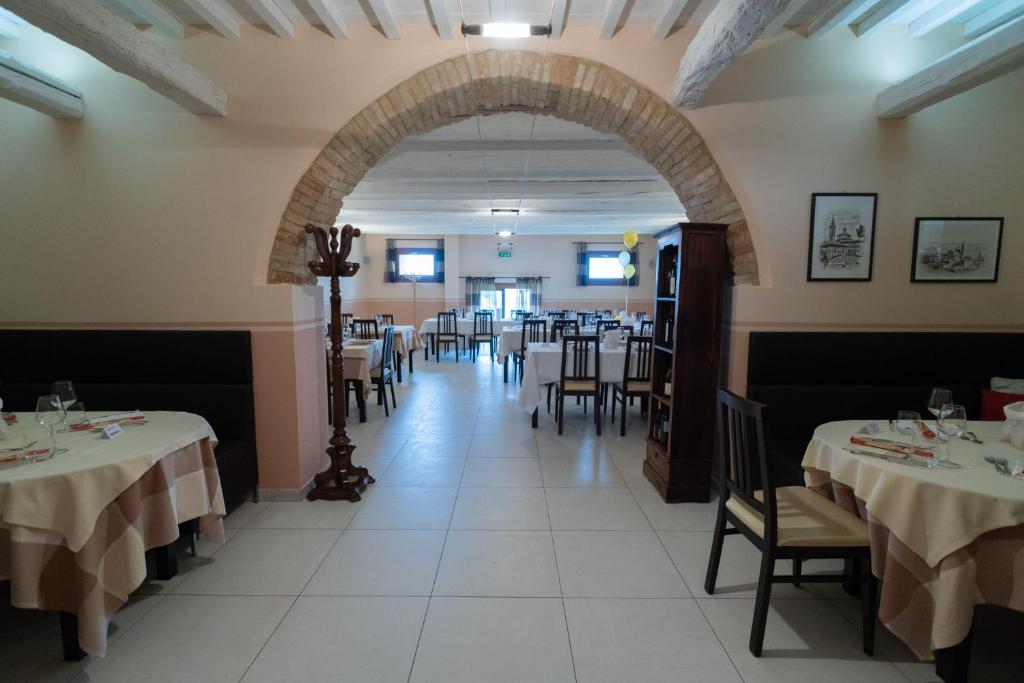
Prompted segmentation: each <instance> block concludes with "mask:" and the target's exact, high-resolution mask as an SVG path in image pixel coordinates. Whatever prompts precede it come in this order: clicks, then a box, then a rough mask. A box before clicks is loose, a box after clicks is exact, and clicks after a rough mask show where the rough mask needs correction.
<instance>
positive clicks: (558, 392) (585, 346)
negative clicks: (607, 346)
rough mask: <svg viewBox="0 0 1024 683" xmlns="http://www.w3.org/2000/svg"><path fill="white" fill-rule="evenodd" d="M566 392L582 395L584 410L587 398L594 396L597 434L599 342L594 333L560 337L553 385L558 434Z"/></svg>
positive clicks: (560, 431) (599, 423)
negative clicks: (558, 368)
mask: <svg viewBox="0 0 1024 683" xmlns="http://www.w3.org/2000/svg"><path fill="white" fill-rule="evenodd" d="M570 359H571V362H570ZM566 396H582V397H583V413H584V414H586V412H587V398H589V397H591V396H593V397H594V423H595V424H596V425H597V435H598V436H601V343H600V338H599V337H598V336H597V335H593V334H576V335H571V334H567V335H565V336H563V337H562V369H561V372H560V373H559V377H558V384H556V385H555V419H557V420H558V433H559V434H561V433H562V427H563V425H564V423H565V397H566Z"/></svg>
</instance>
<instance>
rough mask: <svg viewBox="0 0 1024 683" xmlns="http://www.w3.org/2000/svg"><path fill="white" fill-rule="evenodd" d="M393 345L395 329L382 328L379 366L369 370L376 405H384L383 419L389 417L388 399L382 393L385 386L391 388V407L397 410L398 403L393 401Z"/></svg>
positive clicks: (391, 327) (390, 326) (389, 327)
mask: <svg viewBox="0 0 1024 683" xmlns="http://www.w3.org/2000/svg"><path fill="white" fill-rule="evenodd" d="M394 343H395V328H394V326H392V325H388V326H387V327H385V328H384V346H383V348H382V349H381V355H380V365H378V366H377V367H375V368H371V369H370V381H371V382H372V383H373V387H374V388H375V389H376V390H377V405H381V404H382V403H383V404H384V417H389V415H390V414H389V413H388V397H387V394H386V393H385V392H384V389H385V387H386V386H390V387H391V405H393V406H394V407H395V408H398V402H397V401H395V378H394V366H393V365H392V360H393V359H394V353H393V351H394Z"/></svg>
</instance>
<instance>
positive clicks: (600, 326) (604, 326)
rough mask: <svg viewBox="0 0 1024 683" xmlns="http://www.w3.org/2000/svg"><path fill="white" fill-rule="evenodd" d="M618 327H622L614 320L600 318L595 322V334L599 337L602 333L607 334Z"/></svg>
mask: <svg viewBox="0 0 1024 683" xmlns="http://www.w3.org/2000/svg"><path fill="white" fill-rule="evenodd" d="M620 327H622V325H620V324H619V321H618V320H615V319H614V318H608V319H604V318H602V319H600V320H598V321H597V333H598V334H599V335H600V334H601V333H603V332H607V331H608V330H617V329H619V328H620Z"/></svg>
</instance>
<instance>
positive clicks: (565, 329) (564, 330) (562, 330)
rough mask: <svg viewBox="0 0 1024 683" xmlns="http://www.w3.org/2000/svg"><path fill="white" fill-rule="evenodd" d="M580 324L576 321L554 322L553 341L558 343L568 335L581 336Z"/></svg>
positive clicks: (552, 325)
mask: <svg viewBox="0 0 1024 683" xmlns="http://www.w3.org/2000/svg"><path fill="white" fill-rule="evenodd" d="M579 333H580V324H579V323H578V322H576V321H575V320H565V319H560V320H554V321H552V323H551V341H553V342H556V341H558V340H559V339H561V338H562V337H564V336H565V335H566V334H577V335H578V334H579Z"/></svg>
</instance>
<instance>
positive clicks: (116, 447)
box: [0, 411, 224, 552]
mask: <svg viewBox="0 0 1024 683" xmlns="http://www.w3.org/2000/svg"><path fill="white" fill-rule="evenodd" d="M113 413H114V411H111V413H110V414H113ZM98 416H99V414H97V415H95V416H93V417H98ZM33 418H34V415H32V414H30V413H21V414H19V415H18V422H17V423H16V424H14V425H11V426H10V427H8V430H7V433H8V438H7V439H5V440H3V441H0V447H9V446H15V445H18V444H20V443H21V441H22V439H23V432H24V431H25V430H27V429H33V430H35V429H39V428H40V427H39V425H38V424H36V423H35V421H34V419H33ZM146 419H147V420H148V421H149V422H148V424H142V425H134V426H126V427H124V432H123V433H122V434H121V435H119V436H117V437H115V438H113V439H106V438H103V436H102V434H100V433H97V432H92V431H83V432H70V431H66V432H58V433H57V446H58V448H66V449H68V450H67V452H64V453H58V454H57V455H55V456H54V457H53V458H51V459H50V460H46V461H44V462H35V463H33V462H24V461H22V462H19V463H17V464H14V465H7V466H5V467H3V468H2V469H0V525H2V526H7V527H28V528H32V529H37V530H39V531H42V532H47V533H52V534H57V535H59V536H60V537H61V538H63V539H65V541H66V542H67V546H68V548H70V549H71V550H72V551H73V552H75V551H78V550H79V549H80V548H81V547H82V545H83V544H84V543H85V542H86V541H87V540H88V539H89V537H90V536H91V535H92V533H93V528H94V527H95V525H96V520H97V518H98V517H99V515H100V512H101V511H102V510H103V509H104V508H105V507H107V506H108V505H109V504H110V503H111V502H112V501H113V500H114V499H115V498H117V497H118V496H119V495H120V494H121V493H122V492H123V491H124V490H125V489H127V488H128V487H129V486H131V485H132V484H134V483H135V482H136V481H137V480H138V479H139V478H140V477H141V476H142V475H143V474H144V473H145V472H146V471H147V470H148V469H149V468H151V467H152V466H153V465H154V464H156V463H157V462H159V461H160V459H161V458H163V457H165V456H166V455H168V454H170V453H173V452H175V451H178V450H181V449H182V448H185V447H186V446H188V445H190V444H194V443H196V442H197V441H201V440H202V439H209V440H210V442H211V444H216V442H217V437H216V435H214V433H213V429H211V428H210V425H209V424H208V423H207V422H206V420H205V419H203V418H202V417H200V416H199V415H193V414H191V413H178V412H165V411H152V412H147V413H146ZM45 438H49V437H48V436H47V437H45ZM215 512H217V513H218V514H224V501H223V499H219V500H218V508H217V509H216V510H215Z"/></svg>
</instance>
